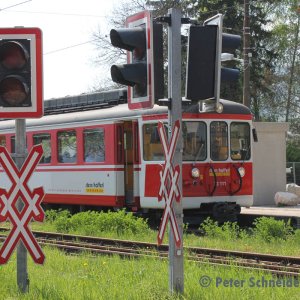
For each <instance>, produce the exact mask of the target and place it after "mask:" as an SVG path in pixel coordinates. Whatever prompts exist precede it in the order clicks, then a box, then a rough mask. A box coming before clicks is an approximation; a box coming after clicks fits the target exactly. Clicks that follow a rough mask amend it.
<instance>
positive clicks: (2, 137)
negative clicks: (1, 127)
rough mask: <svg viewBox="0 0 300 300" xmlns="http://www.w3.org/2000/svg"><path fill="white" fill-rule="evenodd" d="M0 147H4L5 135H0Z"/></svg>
mask: <svg viewBox="0 0 300 300" xmlns="http://www.w3.org/2000/svg"><path fill="white" fill-rule="evenodd" d="M0 146H3V147H6V137H5V135H0Z"/></svg>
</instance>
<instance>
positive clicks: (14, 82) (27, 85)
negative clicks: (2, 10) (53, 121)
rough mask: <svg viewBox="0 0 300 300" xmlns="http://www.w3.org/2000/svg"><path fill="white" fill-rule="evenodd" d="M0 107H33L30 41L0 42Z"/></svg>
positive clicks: (6, 40)
mask: <svg viewBox="0 0 300 300" xmlns="http://www.w3.org/2000/svg"><path fill="white" fill-rule="evenodd" d="M0 106H2V107H28V106H31V61H30V41H29V40H27V39H2V40H1V41H0Z"/></svg>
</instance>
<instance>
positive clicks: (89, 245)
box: [0, 229, 300, 277]
mask: <svg viewBox="0 0 300 300" xmlns="http://www.w3.org/2000/svg"><path fill="white" fill-rule="evenodd" d="M1 230H2V231H4V229H1ZM33 234H34V236H35V237H36V238H37V240H38V242H39V243H40V245H42V246H46V245H47V246H53V247H56V248H59V249H61V250H63V251H65V252H68V253H78V252H82V251H85V252H89V253H91V254H93V255H99V254H106V255H119V256H122V257H134V258H138V257H145V256H149V257H153V258H160V259H166V258H167V257H168V246H167V245H161V246H157V245H156V244H154V243H145V242H137V241H126V240H118V239H107V238H98V237H89V236H79V235H70V234H61V233H53V232H40V231H33ZM4 238H5V234H0V241H2V240H4ZM184 251H185V254H184V255H185V258H186V259H188V260H189V261H193V262H195V263H199V264H200V263H209V264H212V265H216V266H219V265H222V266H224V265H229V266H237V267H242V268H247V269H252V270H253V269H255V270H261V271H267V272H271V273H272V274H274V275H277V276H293V277H299V276H300V257H292V256H278V255H270V254H262V253H250V252H241V251H227V250H218V249H209V248H198V247H185V248H184Z"/></svg>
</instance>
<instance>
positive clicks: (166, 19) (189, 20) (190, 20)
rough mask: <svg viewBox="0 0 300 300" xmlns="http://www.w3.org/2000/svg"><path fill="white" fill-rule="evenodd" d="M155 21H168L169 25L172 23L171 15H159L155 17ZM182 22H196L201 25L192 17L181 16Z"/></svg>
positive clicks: (195, 23)
mask: <svg viewBox="0 0 300 300" xmlns="http://www.w3.org/2000/svg"><path fill="white" fill-rule="evenodd" d="M155 21H156V22H158V23H167V24H168V25H169V26H171V25H172V20H171V16H170V15H169V16H164V17H157V18H155ZM181 24H194V25H199V23H198V22H197V21H196V20H192V19H190V18H181Z"/></svg>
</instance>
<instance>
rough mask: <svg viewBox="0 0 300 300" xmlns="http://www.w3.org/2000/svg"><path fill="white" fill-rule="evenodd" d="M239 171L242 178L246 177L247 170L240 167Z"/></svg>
mask: <svg viewBox="0 0 300 300" xmlns="http://www.w3.org/2000/svg"><path fill="white" fill-rule="evenodd" d="M238 171H239V173H240V175H241V177H244V176H245V174H246V170H245V169H244V168H243V167H240V168H239V169H238Z"/></svg>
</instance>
